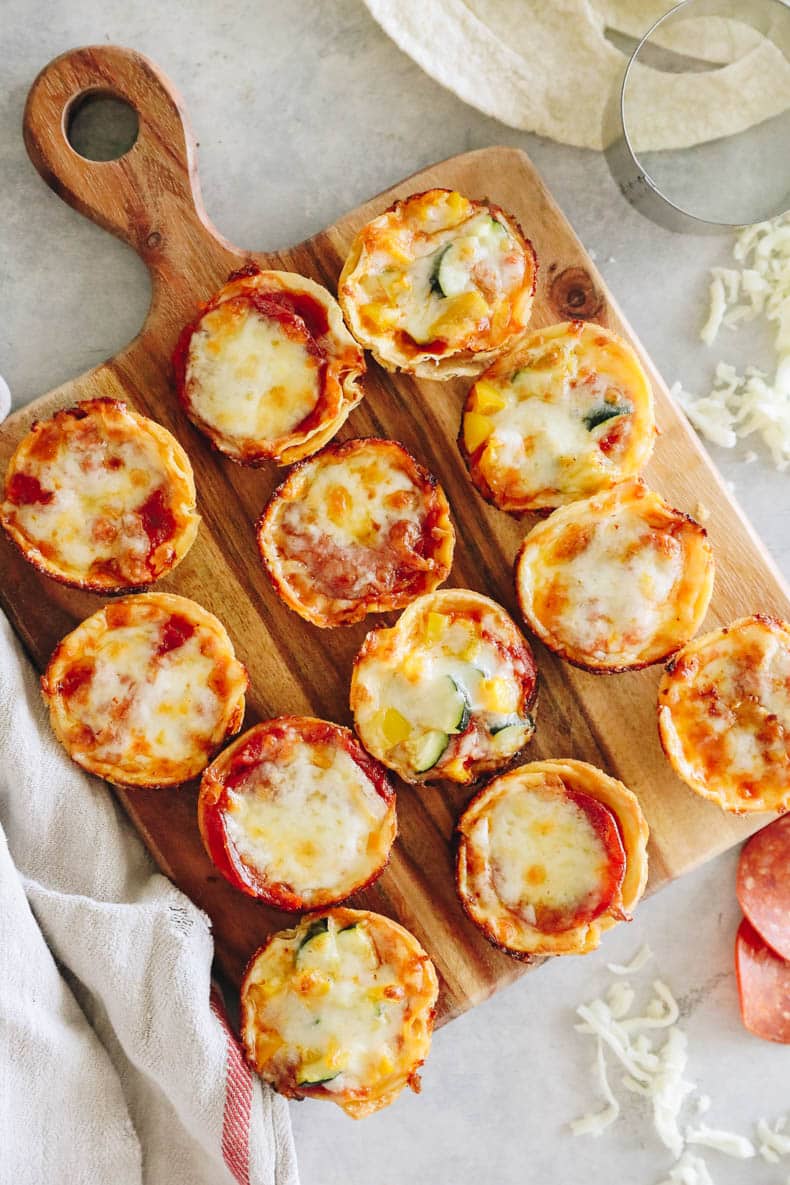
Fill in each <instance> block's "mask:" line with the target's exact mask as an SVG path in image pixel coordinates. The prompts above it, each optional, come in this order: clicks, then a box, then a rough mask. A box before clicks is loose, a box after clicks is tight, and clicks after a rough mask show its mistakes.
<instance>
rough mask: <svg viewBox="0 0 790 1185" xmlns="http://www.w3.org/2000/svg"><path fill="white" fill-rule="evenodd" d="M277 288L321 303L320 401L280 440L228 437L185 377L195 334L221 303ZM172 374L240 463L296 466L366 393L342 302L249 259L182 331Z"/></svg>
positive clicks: (222, 447)
mask: <svg viewBox="0 0 790 1185" xmlns="http://www.w3.org/2000/svg"><path fill="white" fill-rule="evenodd" d="M279 292H284V293H295V294H297V295H304V296H307V297H309V298H310V299H311V300H313V301H315V302H316V303H317V304H318V305H319V306H320V307H321V310H322V312H323V314H324V316H325V318H326V323H327V325H328V329H327V331H326V332H325V333H322V334H321V335H319V336H318V337H315V338H314V337H313V336H312V335H311V337H310V340H311V341H314V343H315V346H316V347H317V349H318V350H319V351H320V353H321V354H322V355H323V357H324V359H325V362H326V366H325V369H324V375H323V385H322V390H321V393H320V395H319V399H318V403H317V404H316V406H315V407H314V408H313V410H312V411H311V412H310V413H309V414H308V415H307V416H306V417H305V418H304V419H303V420H302V421H301V423H299V424H297V425H296V426H295V427H294V428H293V429H292V431H290V432H288V433H287V434H285V435H284V436H279V437H277V438H276V439H273V440H259V439H254V438H251V437H236V436H233V435H228V434H226V433H223V432H222V431H221V430H220V429H218V428H217V427H216V426H215V425H213V424H210V423H209V422H208V421H207V420H205V419H204V418H203V417H202V416H201V415H200V413H199V412H198V411H197V409H196V408H195V406H194V405H193V401H192V397H191V394H190V381H189V380H188V378H187V369H188V361H189V347H190V342H191V340H192V336H193V334H194V333H195V332H196V331H197V330H199V329H200V326H201V323H202V320H203V318H204V317H205V315H206V314H207V313H210V312H212V311H213V310H214V309H216V308H218V307H219V306H220V305H221V304H223V303H225V302H227V301H231V300H239V299H241V300H249V299H250V298H251V297H255V296H257V295H261V294H266V293H279ZM173 373H174V377H175V384H176V390H177V392H178V398H179V400H180V402H181V405H182V407H183V408H184V411H185V412H186V414H187V416H188V417H189V419H190V420H191V421H192V423H193V424H194V425H195V427H196V428H198V429H199V430H200V431H201V432H202V433H203V434H204V435H205V436H207V437H208V439H209V440H210V441H211V443H212V444H213V446H214V447H215V448H216V449H217V450H218V451H219V452H221V453H223V454H224V456H226V457H229V458H230V460H231V461H236V462H238V463H239V464H242V465H250V466H259V465H264V464H265V463H266V462H267V461H275V462H276V463H277V464H278V465H292V464H293V463H294V462H295V461H300V460H302V459H303V458H304V457H309V456H312V454H313V453H316V452H318V450H319V449H320V448H322V447H323V446H324V445H325V444H326V443H327V442H328V441H330V440H331V439H332V437H333V436H334V435H335V433H336V432H338V431H339V430H340V428H341V427H342V426H343V424H344V423H345V422H346V419H347V418H348V416H349V413H350V412H351V411H352V410H353V409H354V408H355V407H356V406H357V404H358V403H359V402H360V400H361V399H362V397H363V395H364V392H363V391H362V389H361V388H360V386H359V380H360V378H361V377H362V375H364V373H365V355H364V353H363V352H362V350H361V349H360V348H359V346H358V345H357V343H356V342H355V341H354V338H353V337H352V336H351V334H350V333H349V332H348V330H347V328H346V326H345V323H344V321H343V315H342V313H341V311H340V306H339V305H338V303H337V301H336V300H335V298H334V297H333V296H332V294H331V293H330V292H328V291H327V289H326V288H324V287H322V285H320V284H316V283H315V281H314V280H310V279H308V277H307V276H300V275H299V274H298V273H296V272H281V271H261V270H260V268H258V267H257V266H256V265H255V264H252V263H251V264H248V265H247V266H246V267H244V268H241V269H240V270H239V271H237V272H234V273H233V275H232V276H230V278H229V279H228V281H227V283H226V284H225V285H223V287H222V288H220V290H219V291H218V292H216V293H215V294H214V296H212V297H211V299H210V300H208V301H207V302H206V303H205V304H204V305H203V306H202V307H201V311H200V315H199V316H198V317H196V318H195V320H194V321H192V322H191V323H190V324H189V325H187V326H186V327H185V328H184V329H183V330H182V332H181V336H180V337H179V340H178V343H177V345H176V348H175V351H174V353H173Z"/></svg>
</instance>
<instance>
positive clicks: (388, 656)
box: [349, 588, 538, 785]
mask: <svg viewBox="0 0 790 1185" xmlns="http://www.w3.org/2000/svg"><path fill="white" fill-rule="evenodd" d="M448 609H452V610H454V611H456V612H458V613H469V612H471V613H479V614H480V615H481V624H482V623H483V622H485V625H486V629H487V632H488V633H489V634H491V635H493V636H495V637H496V639H497V641H499V642H501V644H502V646H503V648H504V649H505V650H506V651H507V652H508V654H509V656H510V657H511V659H512V661H513V662H514V664H515V665H516V666H517V668H518V677H519V683H520V684H521V696H522V698H521V703H520V704H519V708H518V713H517V714H518V715H522V716H523V715H526V714H530V715H532V716H534V714H535V709H536V706H537V700H538V669H537V666H536V664H535V658H534V655H533V653H532V650H531V648H530V646H529V643H528V642H527V640H526V638H524V636H523V634H522V633H521V631H520V630H519V628H518V626H517V625H516V623H515V622H514V621H513V619H512V618H511V617H510V615H509V614H508V613H507V612H506V610H505V609H503V608H502V606H501V605H499V604H497V602H496V601H492V600H491V599H490V598H489V597H485V596H483V595H482V594H481V593H477V592H473V591H472V590H471V589H468V588H445V589H441V590H440V591H438V592H434V593H432V594H430V595H426V596H423V597H420V598H419V599H418V600H416V601H414V602H413V603H412V604H411V605H409V606H408V608H406V609H404V611H403V613H401V615H400V617H399V618H398V620H397V621H396V623H395V625H394V626H392V627H391V628H389V629H377V630H371V632H370V633H369V634H367V636H366V637H365V640H364V642H363V643H362V646H361V647H360V650H359V652H358V653H357V655H356V657H355V659H354V665H353V667H352V672H351V689H350V693H349V705H350V707H351V712H352V714H353V716H354V727H355V728H356V730H357V732H358V734H359V736H360V739H361V740H362V743H363V744H364V746H365V748H366V749H367V750H368V752H370V753H372V754H373V756H374V757H376V758H377V759H378V760H379V761H381V762H383V764H384V765H386V766H388V768H389V769H392V770H394V771H395V773H397V774H398V775H399V776H400V777H401V778H403V780H404V781H405V782H411V783H412V784H414V785H418V784H420V783H422V782H427V781H432V780H434V781H435V780H437V779H447V780H451V781H455V782H460V783H462V784H468V783H469V782H473V781H475V780H476V779H477V778H479V777H480V776H481V774H484V773H486V772H488V771H489V770H494V769H501V768H502V767H503V766H505V765H507V764H508V762H509V761H511V760H512V759H513V757H514V756H515V755H516V753H518V752H520V751H521V749H524V748H525V747H526V745H527V744H528V743H529V741H530V740H531V739H532V736H533V735H534V734H530V736H529V737H528V738H527V740H526V741H525V743H524V745H522V746H520V748H519V749H514V750H513V752H511V753H497V754H494V753H492V754H491V756H490V757H488V758H480V759H478V760H477V761H474V762H472V763H470V764H469V765H468V766H467V767H465V770H464V775H463V776H462V775H461V774H460V772H459V773H458V774H457V775H453V773H452V772H446V771H442V770H439V771H438V772H433V771H432V770H428V771H427V773H425V774H417V773H415V772H414V770H413V769H412V768H411V766H409V765H407V764H406V763H405V762H403V761H399V760H398V758H397V756H391V755H390V756H388V752H389V751H388V750H383V749H381V748H380V747H379V746H378V744H377V743H376V737H375V735H374V734H373V732H372V731H370V730H368V729H366V727H365V724H364V723H363V716H364V715H368V714H369V713H370V712H374V711H376V710H377V708H379V707H381V706H382V705H381V704H380V702H379V701H378V700H377V699H374V697H372V696H371V694H370V693H369V691H368V689H367V687H365V685H364V683H363V673H364V670H365V666H366V665H368V664H370V665H375V664H381V665H382V666H389V667H395V666H396V665H397V664H398V663H399V661H401V660H402V659H403V658H405V657H406V656H407V655H408V654H409V653H411V647H412V640H413V639H414V637H415V635H417V634H418V633H419V631H420V628H421V626H422V624H423V623H424V622H425V620H426V619H427V616H428V614H429V613H431V612H445V613H446V612H447V610H448ZM366 709H367V711H366ZM432 774H433V777H432V776H431V775H432Z"/></svg>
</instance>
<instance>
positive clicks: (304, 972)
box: [247, 918, 408, 1092]
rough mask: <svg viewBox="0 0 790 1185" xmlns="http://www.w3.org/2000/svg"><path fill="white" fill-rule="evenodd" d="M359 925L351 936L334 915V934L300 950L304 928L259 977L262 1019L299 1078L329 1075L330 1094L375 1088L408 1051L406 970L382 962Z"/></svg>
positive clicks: (265, 961) (261, 1023)
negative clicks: (400, 972) (405, 1048)
mask: <svg viewBox="0 0 790 1185" xmlns="http://www.w3.org/2000/svg"><path fill="white" fill-rule="evenodd" d="M356 930H361V932H360V933H359V935H355V937H354V938H353V939H346V937H345V935H344V934H343V933H342V931H339V930H338V928H337V926H336V924H335V922H334V919H332V918H330V919H329V928H328V930H327V932H326V934H322V935H320V936H318V937H317V938H313V939H312V940H311V941H309V942H308V943H307V944H306V945H303V946H301V949H300V943H301V942H302V941H303V939H304V937H305V935H304V931H303V930H302V929H301V928H300V930H298V931H297V934H296V937H295V938H292V939H290V940H288V941H286V940H284V939H279V940H275V941H279V942H280V944H281V949H280V950H278V951H276V952H273V953H272V956H270V957H269V958H267V957H265V956H264V958H263V959H262V960H261V962H260V964H259V967H258V968H255V969H254V971H258V973H259V977H258V975H255V974H254V975H253V979H252V983H253V984H254V983H256V982H258V983H262V984H263V985H264V992H263V993H261V994H260V995H259V996H258V997H257V1007H256V1017H255V1020H256V1024H257V1025H259V1026H260V1027H262V1028H263V1029H265V1030H269V1031H272V1032H274V1033H276V1034H277V1036H278V1038H279V1039H280V1041H281V1042H282V1043H283V1045H284V1047H285V1048H284V1057H285V1058H286V1059H287V1060H288V1061H289V1062H291V1063H292V1064H293V1063H296V1064H297V1066H298V1069H297V1071H296V1080H297V1083H300V1082H302V1081H304V1082H307V1079H308V1078H310V1077H314V1078H317V1077H319V1076H323V1075H325V1076H326V1077H327V1078H328V1079H329V1080H327V1081H324V1082H323V1083H322V1085H323V1086H324V1087H325V1089H326V1090H328V1091H330V1092H336V1091H337V1092H344V1091H349V1090H358V1089H366V1090H367V1089H370V1088H371V1087H375V1086H376V1085H377V1083H378V1082H380V1081H381V1080H382V1079H386V1078H388V1077H389V1076H390V1075H391V1074H392V1072H393V1070H394V1069H395V1067H396V1065H397V1063H398V1060H399V1055H400V1045H401V1042H402V1034H403V1028H404V1021H405V1016H406V1008H407V1005H408V1001H407V999H406V993H405V992H404V989H403V987H402V986H401V983H400V980H399V975H398V970H397V968H396V967H394V966H392V965H391V964H390V963H388V962H386V961H382V960H381V958H380V957H379V955H378V952H377V949H376V947H375V945H374V943H373V942H372V941H371V939H370V938H369V937H368V935H367V933H366V932H365V930H364V928H361V924H360V923H358V924H357V926H356V927H354V931H356ZM354 931H347V932H346V934H352V933H354ZM272 962H274V963H275V966H274V967H272V965H271V964H272ZM272 972H274V975H272ZM247 990H249V987H248V989H247ZM261 996H263V997H264V998H263V999H261ZM281 1056H282V1055H281ZM333 1074H334V1075H335V1077H332V1078H329V1076H330V1075H333Z"/></svg>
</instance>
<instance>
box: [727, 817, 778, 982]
mask: <svg viewBox="0 0 790 1185" xmlns="http://www.w3.org/2000/svg"><path fill="white" fill-rule="evenodd" d="M735 892H736V893H737V896H738V901H739V903H740V906H741V909H742V910H743V912H744V913H745V914H746V916H747V918H748V919H749V921H750V922H751V924H752V926H753V927H754V929H755V930H756V931H757V933H758V934H759V935H760V937H761V938H762V939H763V940H764V941H765V942H767V943H768V945H769V946H771V947H773V949H774V950H775V951H776V953H777V954H778V955H781V957H782V958H783V959H790V814H788V815H783V816H782V818H781V819H777V820H776V822H775V823H771V824H770V825H769V826H768V827H764V828H763V830H762V831H758V832H757V834H756V835H753V836H752V838H751V839H750V840H749V842H748V843H747V844H746V845H745V846H744V849H743V851H742V852H741V858H740V862H739V864H738V877H737V880H736V882H735Z"/></svg>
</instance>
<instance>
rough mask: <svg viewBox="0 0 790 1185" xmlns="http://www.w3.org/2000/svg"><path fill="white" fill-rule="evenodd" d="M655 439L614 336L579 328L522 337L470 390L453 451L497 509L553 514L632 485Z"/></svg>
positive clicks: (631, 366) (629, 355) (645, 388)
mask: <svg viewBox="0 0 790 1185" xmlns="http://www.w3.org/2000/svg"><path fill="white" fill-rule="evenodd" d="M654 440H655V421H654V415H653V393H652V390H651V388H650V383H649V382H648V379H647V375H646V374H645V372H644V370H643V369H642V365H641V363H640V362H639V359H638V358H637V356H636V354H635V353H634V351H633V350H632V349H631V347H630V346H629V345H628V343H627V342H625V341H623V339H622V338H620V337H618V336H617V335H616V334H614V333H612V332H610V331H609V330H608V329H604V328H602V327H601V326H600V325H594V324H591V323H589V322H585V321H570V322H564V323H563V324H561V325H551V326H549V328H547V329H539V330H537V331H536V332H534V333H530V334H529V335H528V336H527V337H525V338H524V340H523V341H522V342H521V344H520V345H519V346H518V347H517V348H516V349H515V350H514V351H512V352H510V353H508V354H507V355H505V356H504V357H502V358H498V359H497V360H496V361H495V362H494V364H493V365H492V366H491V367H489V369H488V370H487V371H486V372H485V373H484V374H483V375H481V376H480V378H479V379H478V380H477V382H476V383H474V385H473V386H472V388H471V390H470V392H469V395H468V397H467V400H466V405H465V408H464V415H463V420H462V424H461V433H460V437H459V443H460V446H461V451H462V453H463V455H464V458H465V460H466V463H467V466H468V468H469V473H470V475H471V477H472V480H473V481H474V483H475V485H476V486H477V488H478V490H479V491H480V493H481V494H482V495H483V497H484V498H486V500H487V501H489V502H493V503H494V505H496V506H498V507H499V508H500V510H509V511H513V512H521V511H524V510H539V509H543V508H545V507H554V506H562V505H564V504H565V503H567V502H572V501H574V500H575V499H577V498H586V497H589V496H590V495H591V494H595V493H597V492H598V491H599V490H604V489H608V488H609V487H610V486H613V485H614V484H615V483H616V482H618V481H620V480H622V479H623V478H625V477H633V476H635V475H636V474H637V473H639V472H640V470H641V469H642V467H643V466H644V465H645V464H646V462H647V460H648V458H649V456H650V454H651V452H652V449H653V442H654Z"/></svg>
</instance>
